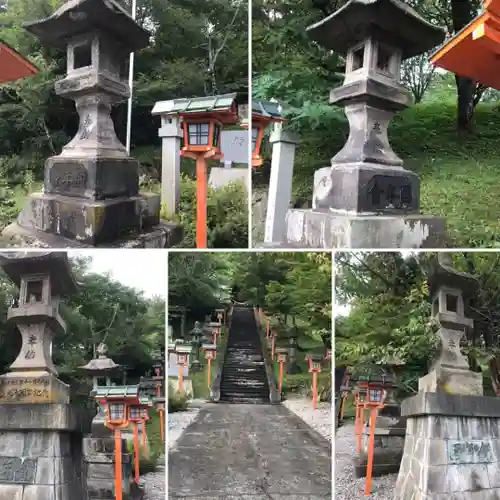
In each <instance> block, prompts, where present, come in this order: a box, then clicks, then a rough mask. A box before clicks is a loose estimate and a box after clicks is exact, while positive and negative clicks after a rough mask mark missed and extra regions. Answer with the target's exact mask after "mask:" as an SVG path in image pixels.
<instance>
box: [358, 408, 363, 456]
mask: <svg viewBox="0 0 500 500" xmlns="http://www.w3.org/2000/svg"><path fill="white" fill-rule="evenodd" d="M364 410H365V409H364V408H363V406H362V405H360V407H359V427H358V446H357V448H356V451H357V452H358V453H359V452H360V451H361V444H362V442H363V426H364V418H365V413H364Z"/></svg>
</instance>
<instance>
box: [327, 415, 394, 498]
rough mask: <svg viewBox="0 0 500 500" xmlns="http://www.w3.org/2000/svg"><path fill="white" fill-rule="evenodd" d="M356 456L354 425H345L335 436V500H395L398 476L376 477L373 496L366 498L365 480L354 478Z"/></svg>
mask: <svg viewBox="0 0 500 500" xmlns="http://www.w3.org/2000/svg"><path fill="white" fill-rule="evenodd" d="M355 454H356V442H355V439H354V424H345V425H343V426H342V427H340V428H339V430H338V431H337V434H336V436H335V487H334V488H335V500H361V499H366V498H373V499H377V500H393V498H394V487H395V486H396V479H397V474H389V475H388V476H382V477H374V478H373V479H372V494H371V496H369V497H365V494H364V493H365V478H363V477H361V478H356V477H355V476H354V467H353V465H352V459H353V458H354V456H355Z"/></svg>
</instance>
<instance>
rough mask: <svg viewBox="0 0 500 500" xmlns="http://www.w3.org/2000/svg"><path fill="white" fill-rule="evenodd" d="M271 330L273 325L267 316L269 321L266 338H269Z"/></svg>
mask: <svg viewBox="0 0 500 500" xmlns="http://www.w3.org/2000/svg"><path fill="white" fill-rule="evenodd" d="M270 331H271V325H270V321H269V318H267V323H266V339H268V338H269V333H270Z"/></svg>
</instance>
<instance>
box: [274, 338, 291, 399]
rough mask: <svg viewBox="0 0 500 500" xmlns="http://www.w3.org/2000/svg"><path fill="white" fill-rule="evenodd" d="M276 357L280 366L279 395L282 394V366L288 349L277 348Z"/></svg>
mask: <svg viewBox="0 0 500 500" xmlns="http://www.w3.org/2000/svg"><path fill="white" fill-rule="evenodd" d="M276 356H277V358H278V363H279V365H280V372H279V390H280V394H281V393H282V392H283V366H284V364H285V363H286V360H287V357H288V349H287V348H286V347H277V348H276Z"/></svg>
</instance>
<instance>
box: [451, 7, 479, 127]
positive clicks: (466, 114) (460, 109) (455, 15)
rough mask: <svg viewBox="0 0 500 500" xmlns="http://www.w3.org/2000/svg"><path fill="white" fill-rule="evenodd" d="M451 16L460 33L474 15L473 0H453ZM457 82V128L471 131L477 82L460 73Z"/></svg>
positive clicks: (454, 26) (454, 29)
mask: <svg viewBox="0 0 500 500" xmlns="http://www.w3.org/2000/svg"><path fill="white" fill-rule="evenodd" d="M451 17H452V22H453V31H454V32H455V33H458V32H459V31H460V30H461V29H462V28H464V27H465V26H467V24H469V22H470V21H472V19H473V17H474V14H473V8H472V5H471V0H451ZM455 82H456V85H457V128H458V130H459V132H462V131H470V129H471V123H472V117H473V116H474V106H475V104H474V93H475V90H476V82H475V81H473V80H471V79H470V78H466V77H463V76H460V75H455Z"/></svg>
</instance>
